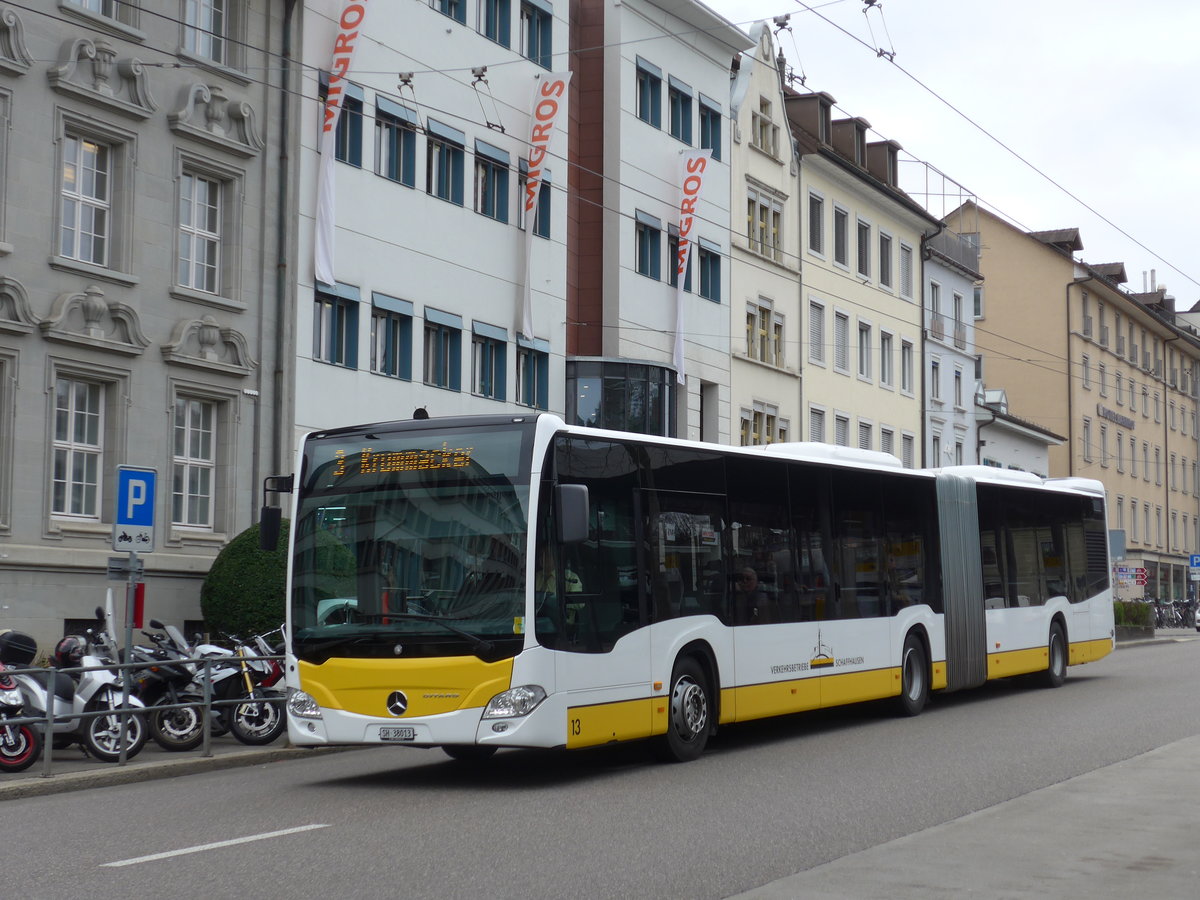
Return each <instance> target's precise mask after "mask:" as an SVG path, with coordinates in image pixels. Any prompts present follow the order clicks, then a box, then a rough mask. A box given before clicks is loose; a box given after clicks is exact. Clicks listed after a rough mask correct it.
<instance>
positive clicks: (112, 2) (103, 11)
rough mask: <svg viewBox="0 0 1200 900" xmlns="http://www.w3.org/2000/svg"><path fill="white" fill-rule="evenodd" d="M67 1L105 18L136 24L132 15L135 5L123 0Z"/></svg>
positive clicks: (134, 11)
mask: <svg viewBox="0 0 1200 900" xmlns="http://www.w3.org/2000/svg"><path fill="white" fill-rule="evenodd" d="M67 2H68V3H70V4H72V5H74V6H78V7H79V8H80V9H85V10H87V11H88V12H90V13H95V14H96V15H98V16H103V17H104V18H106V19H112V20H114V21H117V22H121V23H122V24H125V25H130V26H133V25H135V24H136V22H135V20H134V16H135V15H136V13H137V6H136V5H135V4H132V3H127V2H123V0H67Z"/></svg>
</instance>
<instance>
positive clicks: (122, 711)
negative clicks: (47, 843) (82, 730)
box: [4, 654, 286, 778]
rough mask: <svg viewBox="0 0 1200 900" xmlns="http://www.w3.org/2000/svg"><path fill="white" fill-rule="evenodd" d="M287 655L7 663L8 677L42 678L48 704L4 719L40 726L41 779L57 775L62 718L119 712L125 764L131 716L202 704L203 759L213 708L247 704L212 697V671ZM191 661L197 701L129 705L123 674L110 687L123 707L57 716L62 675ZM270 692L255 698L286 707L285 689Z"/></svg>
mask: <svg viewBox="0 0 1200 900" xmlns="http://www.w3.org/2000/svg"><path fill="white" fill-rule="evenodd" d="M283 659H284V657H283V656H282V655H273V656H260V655H257V654H256V655H254V656H246V657H241V658H240V659H239V657H237V656H236V655H234V656H228V657H217V658H214V657H211V656H194V657H180V658H177V659H174V658H173V659H165V660H164V659H151V660H142V661H139V662H132V663H112V664H102V665H96V666H74V667H70V668H61V669H59V668H56V667H54V666H44V667H43V666H30V667H26V668H16V667H14V666H12V665H8V664H6V665H5V667H4V672H5V674H6V675H13V676H17V675H31V676H33V677H34V678H37V679H39V680H41V682H42V688H43V690H44V691H45V695H46V698H47V702H46V707H47V708H46V710H45V711H44V713H42V714H40V715H36V716H30V715H25V716H21V717H16V716H14V717H11V718H6V719H4V722H5V724H7V725H34V726H39V727H40V728H41V730H42V739H43V740H42V777H44V778H48V777H50V776H51V775H53V771H52V766H53V756H54V752H53V751H54V726H55V725H58V724H62V723H64V722H72V721H76V720H78V721H80V722H84V721H87V720H89V719H95V718H99V717H100V716H118V717H120V719H121V752H120V759H119V760H118V761H117V762H116V763H115V765H118V766H124V765H125V764H126V763H127V762H128V759H127V758H126V750H127V749H128V748H127V746H126V745H127V740H126V737H125V735H126V728H127V727H128V725H127V723H128V719H129V717H130V716H142V717H148V716H149V714H150V713H151V712H160V711H164V710H170V709H197V708H198V709H199V710H200V713H201V719H202V723H201V727H202V729H203V734H204V739H203V741H202V742H201V744H200V748H199V749H200V750H201V753H200V755H201V756H202V757H205V758H209V757H211V756H212V755H213V752H212V715H213V709H214V708H218V709H219V708H222V707H233V706H238V705H241V704H243V703H245V702H246V699H245V698H244V697H235V698H233V699H231V700H214V699H213V690H212V688H213V670H214V669H215V668H238V669H241V666H242V661H243V660H244V662H245V664H247V665H249V664H252V663H254V662H258V661H263V662H269V661H280V662H282V660H283ZM188 664H190V665H196V666H198V667H200V669H201V672H202V676H201V679H200V683H201V686H202V688H203V693H202V697H201V698H200V699H199V700H196V699H191V698H189V699H188V700H186V701H184V702H180V703H161V704H160V703H155V704H154V705H153V706H131V705H129V698H130V697H136V695H135V694H134V693H133V692H132V691H131V690H130V687H129V678H119V679H118V681H117V682H116V683H114V684H112V685H111V686H110V687H111V688H112V690H113V691H120V693H121V705H120V707H117V708H107V709H90V710H88V709H85V710H80V711H79V712H74V711H72V712H71V713H70V714H69V715H57V716H56V715H55V709H54V706H55V703H54V697H55V693H54V685H55V682H56V681H57V680H58V675H59V674H62V675H66V676H68V677H71V676H72V675H81V674H83V673H84V672H119V673H120V672H132V671H134V670H138V669H150V668H154V667H160V666H163V665H188ZM235 677H238V678H240V677H241V673H240V672H239V674H238V675H237V676H235ZM71 681H72V683H76V684H77V681H76V679H75V678H71ZM18 687H20V684H19V683H18ZM267 691H268V693H267V695H266V696H264V697H262V698H261V699H259V700H256V701H255V702H259V703H271V704H274V705H279V706H282V705H283V703H284V701H285V699H286V698H285V697H284V695H283V694H282V693H278V694H276V693H272V692H271V689H267ZM22 694H23V695H24V696H25V700H26V705H27V706H28V705H29V700H30V698H29V696H28V694H27V693H26V692H25V690H24V689H22ZM283 714H284V715H286V712H283ZM143 727H144V728H147V729H148V728H149V727H150V725H149V721H146V722H145V723H144V725H143ZM150 739H151V738H150V737H149V735H147V740H150ZM143 746H144V744H143ZM140 749H141V748H139V751H140ZM175 752H180V751H175Z"/></svg>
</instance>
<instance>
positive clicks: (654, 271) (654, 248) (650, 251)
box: [634, 211, 662, 281]
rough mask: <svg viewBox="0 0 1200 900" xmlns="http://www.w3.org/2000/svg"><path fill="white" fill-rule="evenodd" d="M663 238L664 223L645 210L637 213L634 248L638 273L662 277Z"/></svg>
mask: <svg viewBox="0 0 1200 900" xmlns="http://www.w3.org/2000/svg"><path fill="white" fill-rule="evenodd" d="M661 240H662V223H660V222H659V221H658V219H655V218H654V217H653V216H649V215H646V214H645V213H643V212H640V211H639V212H638V213H637V221H636V226H635V234H634V242H635V247H634V250H635V252H636V255H637V273H638V274H639V275H645V276H646V277H647V278H653V279H654V280H655V281H658V280H659V278H660V275H659V273H660V266H661V260H660V258H659V257H660V253H659V249H660V243H661Z"/></svg>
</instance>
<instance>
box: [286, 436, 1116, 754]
mask: <svg viewBox="0 0 1200 900" xmlns="http://www.w3.org/2000/svg"><path fill="white" fill-rule="evenodd" d="M292 502H293V506H292V512H291V515H292V524H291V529H290V534H289V541H290V551H291V552H290V558H289V569H288V620H287V636H288V645H287V653H288V660H287V663H288V664H287V678H288V688H289V692H288V704H287V708H288V714H289V715H288V729H289V735H290V737H291V740H292V741H293V742H294V743H296V744H300V745H325V744H378V743H390V744H398V745H405V746H416V747H433V746H440V747H442V748H444V749H445V751H446V752H447V753H448V754H449V755H450V756H452V757H455V758H468V759H481V758H485V757H487V756H489V755H490V754H492V753H493V752H495V750H496V749H497V748H500V747H568V748H576V747H589V746H595V745H600V744H607V743H611V742H615V741H627V740H637V739H643V738H650V739H653V740H654V741H655V744H656V747H657V748H658V749H659V750H660V751H661V753H662V755H663V756H665V757H666V758H668V759H676V760H688V759H693V758H695V757H696V756H698V755H699V754H700V753H701V752H702V751H703V749H704V747H705V745H706V743H707V741H708V739H709V737H710V735H711V734H712V733H713V732H714V731H715V730H716V728H717V726H718V725H731V724H734V723H737V722H744V721H748V720H751V719H759V718H763V717H766V716H778V715H785V714H788V713H796V712H800V711H803V710H813V709H818V708H822V707H830V706H837V705H841V704H847V703H857V702H860V701H867V700H880V699H889V698H890V699H892V700H893V702H894V703H895V705H896V708H897V710H898V711H899V712H900V713H902V714H906V715H916V714H917V713H919V712H920V711H921V709H922V708H923V707H924V706H925V704H926V701H927V700H928V697H929V694H930V692H931V691H953V690H959V689H962V688H968V687H974V686H977V685H980V684H983V683H984V682H985V681H988V680H989V679H993V678H1004V677H1008V676H1013V675H1021V674H1032V675H1035V676H1038V677H1040V679H1041V680H1042V681H1044V683H1046V684H1048V685H1050V686H1057V685H1060V684H1061V683H1062V682H1063V679H1064V678H1065V676H1066V670H1067V667H1068V666H1069V665H1076V664H1080V663H1086V662H1090V661H1092V660H1096V659H1099V658H1101V657H1103V656H1105V655H1106V654H1108V653H1109V652H1110V651H1111V650H1112V649H1113V642H1114V626H1113V611H1112V590H1111V585H1110V566H1109V559H1108V539H1107V531H1106V526H1105V507H1104V491H1103V488H1102V486H1101V485H1100V483H1099V482H1096V481H1091V480H1086V479H1079V478H1074V479H1049V480H1045V479H1041V478H1038V477H1036V476H1033V475H1029V474H1025V473H1017V472H1006V471H1002V470H998V469H990V468H984V467H955V468H948V469H941V470H929V471H914V470H908V469H904V468H902V467H901V466H900V463H899V462H898V461H897V460H896V459H895V458H894V457H892V456H888V455H885V454H880V453H872V452H869V451H860V450H853V449H849V448H843V447H833V446H829V445H824V444H777V445H773V446H769V447H759V448H739V447H723V446H716V445H713V444H702V443H696V442H688V441H681V440H674V439H667V438H658V437H650V436H645V435H635V434H625V433H620V432H612V431H600V430H596V429H589V428H582V427H572V426H568V425H566V424H565V423H564V422H563V421H562V420H561V419H560V418H557V417H556V416H553V415H549V414H531V415H528V416H515V417H514V416H503V417H464V418H447V419H426V420H412V421H402V422H392V423H380V424H373V425H366V426H361V427H353V428H340V429H336V430H331V431H324V432H319V433H314V434H310V435H308V436H307V437H306V439H305V441H304V444H303V447H302V448H301V451H300V454H299V462H298V468H297V471H296V475H295V476H294V488H293V497H292ZM270 518H271V517H269V516H268V517H267V518H266V519H265V520H264V521H265V522H267V523H268V524H267V526H266V530H267V531H268V532H269V531H270Z"/></svg>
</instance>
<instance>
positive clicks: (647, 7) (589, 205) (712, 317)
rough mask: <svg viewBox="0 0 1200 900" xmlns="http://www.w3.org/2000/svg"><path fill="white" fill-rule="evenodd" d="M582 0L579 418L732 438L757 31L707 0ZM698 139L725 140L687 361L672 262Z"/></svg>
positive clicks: (573, 297) (699, 211)
mask: <svg viewBox="0 0 1200 900" xmlns="http://www.w3.org/2000/svg"><path fill="white" fill-rule="evenodd" d="M579 6H580V10H581V12H580V18H581V19H582V20H586V25H584V26H581V29H580V35H579V38H578V39H577V42H576V43H577V46H578V47H579V50H578V52H576V53H575V54H573V60H572V61H573V65H574V68H575V71H576V77H575V80H574V83H573V95H572V99H573V102H574V101H576V100H577V101H578V102H577V103H575V105H574V109H573V113H572V148H573V152H572V161H573V162H574V163H576V164H577V166H578V170H577V171H575V172H574V173H573V176H572V177H574V178H577V179H579V181H578V184H577V187H578V190H577V191H575V192H574V193H575V194H576V196H577V199H578V207H577V211H578V215H571V216H570V219H571V227H572V229H573V230H572V231H571V232H570V234H569V236H568V242H569V247H570V251H569V252H570V256H571V263H570V265H571V266H574V267H575V268H574V269H572V270H571V272H570V273H569V275H568V281H569V286H568V295H569V297H568V346H569V348H570V351H571V360H570V362H569V364H568V376H567V396H568V400H567V416H568V419H569V420H571V421H576V422H581V423H588V424H596V425H601V426H604V427H611V428H622V429H626V430H631V431H641V432H647V433H652V434H671V435H678V436H680V437H687V438H692V439H700V440H710V441H716V442H722V443H725V442H728V440H729V437H730V427H731V426H730V396H729V384H730V335H729V330H730V312H729V310H730V302H731V301H730V283H729V247H730V224H729V223H730V207H729V204H730V171H729V162H728V160H729V152H730V148H729V61H730V60H731V59H732V58H733V57H734V56H735V55H736V54H738V53H739V52H741V51H742V50H744V49H746V48H748V47H749V46H750V40H749V38H747V36H746V35H745V33H744V32H742V31H740V30H739V29H737V28H736V27H734V26H733V25H732V24H730V23H729V22H727V21H726V20H724V19H722V18H721V17H720V16H718V15H716V14H715V13H713V12H712V11H711V10H709V9H708V8H707V7H705V6H703V5H702V4H700V3H697V2H694V0H659V2H650V0H632V2H628V3H619V4H613V3H608V2H604V0H583V2H581V3H580V4H579ZM699 149H709V150H711V151H712V155H711V158H710V159H709V162H708V164H707V165H706V167H705V170H704V176H703V188H702V191H701V194H700V199H699V201H698V203H697V204H696V205H695V209H694V220H693V223H694V227H693V229H692V232H691V234H690V239H691V241H692V255H691V263H690V273H689V274H688V276H687V277H686V278H685V291H684V294H683V301H682V311H681V317H680V322H681V323H682V327H681V328H680V331H681V333H682V339H683V368H684V372H683V373H680V372H678V371H677V368H676V366H675V363H674V343H675V334H676V302H677V298H676V290H675V276H674V271H675V270H674V266H673V265H672V262H673V260H674V257H675V247H676V246H677V241H678V232H677V229H678V227H679V226H678V223H679V222H680V202H681V198H682V185H683V173H682V167H681V160H682V158H683V154H684V153H685V152H687V151H694V150H699ZM598 173H599V174H598ZM680 374H683V375H684V376H685V381H684V382H683V383H680V382H679V380H678V376H679V375H680Z"/></svg>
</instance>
